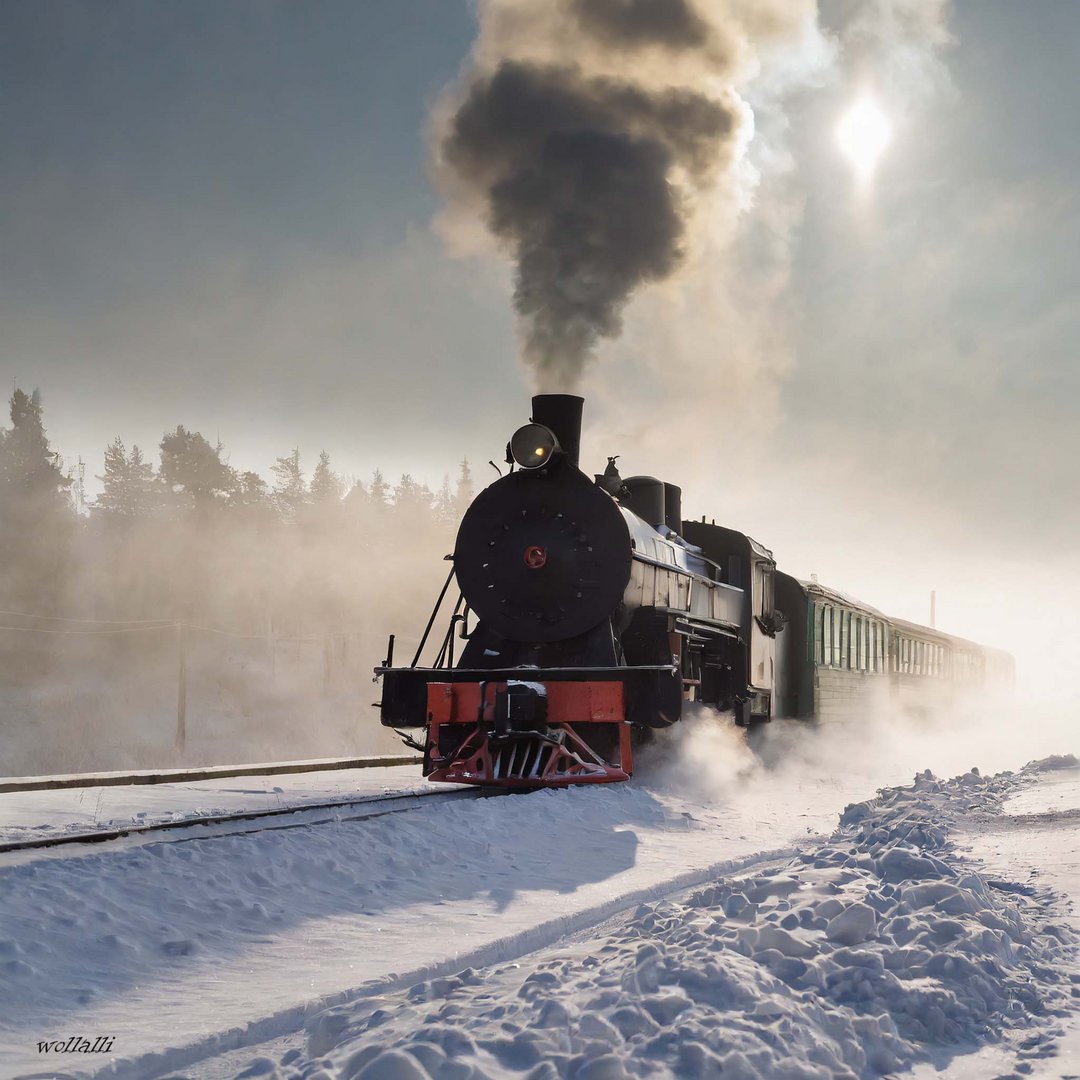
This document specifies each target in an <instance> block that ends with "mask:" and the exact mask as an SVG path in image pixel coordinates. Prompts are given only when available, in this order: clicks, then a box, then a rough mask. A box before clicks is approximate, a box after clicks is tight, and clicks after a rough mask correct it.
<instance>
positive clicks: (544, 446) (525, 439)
mask: <svg viewBox="0 0 1080 1080" xmlns="http://www.w3.org/2000/svg"><path fill="white" fill-rule="evenodd" d="M558 449H559V440H558V439H556V438H555V434H554V432H553V431H551V429H550V428H546V427H544V425H543V424H526V425H525V426H524V427H522V428H518V429H517V431H515V432H514V434H513V436H512V437H511V439H510V456H511V457H512V458H513V459H514V461H515V462H516V463H517V465H518V467H519V468H522V469H539V468H540V466H541V465H546V464H547V463H548V461H549V460H550V458H551V456H552V454H554V453H555V452H556V451H557V450H558Z"/></svg>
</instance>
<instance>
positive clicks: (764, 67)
mask: <svg viewBox="0 0 1080 1080" xmlns="http://www.w3.org/2000/svg"><path fill="white" fill-rule="evenodd" d="M919 6H920V5H919V3H918V2H917V0H893V2H890V0H875V3H873V4H864V5H858V4H852V3H844V2H841V0H836V2H829V3H823V4H822V6H821V10H820V12H819V13H818V15H817V21H816V26H815V32H814V34H813V35H812V38H813V40H812V42H811V43H810V46H812V47H810V46H808V47H807V48H806V49H804V50H803V51H802V52H800V51H798V50H794V51H793V52H792V53H790V54H785V55H782V56H779V57H777V56H776V55H772V54H765V53H763V54H762V58H761V71H760V74H759V75H758V76H757V77H753V78H747V79H746V80H745V81H744V83H743V84H741V85H740V93H741V94H742V96H743V98H744V99H745V100H746V102H747V103H748V104H749V106H750V107H751V108H752V109H753V111H754V137H753V139H752V140H751V141H750V144H749V148H748V150H747V154H746V169H747V172H746V173H745V174H744V177H743V181H744V182H743V188H742V190H743V192H744V194H745V198H746V202H745V205H744V206H743V207H742V209H741V210H740V213H739V214H738V215H737V216H736V217H735V219H734V221H733V223H732V224H730V227H728V228H727V229H726V231H725V230H719V231H718V233H717V235H715V236H713V235H712V234H710V238H709V240H708V243H707V244H703V245H702V246H703V249H704V253H703V254H702V255H701V256H700V258H699V259H698V260H697V262H696V263H695V264H694V265H693V266H692V268H691V270H692V272H690V273H688V274H687V275H686V277H685V279H682V280H679V281H677V282H675V283H674V284H672V285H663V286H657V287H647V288H645V289H643V290H641V291H640V292H639V293H638V294H637V295H636V296H635V298H634V299H633V300H632V302H631V304H630V306H629V308H628V309H627V311H626V313H625V331H624V333H623V335H622V336H621V337H620V338H618V339H616V340H613V341H609V342H605V343H603V345H602V347H601V348H600V350H599V355H598V359H597V360H596V361H595V362H594V363H593V364H592V365H591V367H590V368H589V369H588V371H587V373H586V377H585V379H584V381H583V384H582V392H583V393H584V394H585V396H586V398H587V405H586V421H587V428H586V434H585V440H584V453H585V460H584V461H583V467H585V468H586V470H587V471H591V470H595V471H601V470H602V468H603V465H604V458H605V455H606V454H609V453H610V454H613V453H619V454H621V455H622V458H621V459H620V463H621V465H622V466H623V468H624V472H628V473H629V472H637V473H654V474H660V475H663V476H664V477H665V479H669V480H671V481H673V482H676V483H681V484H682V486H683V488H684V507H685V508H686V510H687V513H688V514H693V515H695V516H698V515H700V514H705V515H706V516H709V517H715V518H716V519H717V520H718V521H720V520H723V521H725V522H727V523H729V524H732V525H734V526H736V527H738V528H742V529H745V530H746V531H749V532H751V533H752V534H753V535H755V536H757V537H758V538H759V539H761V540H762V541H763V542H764V543H766V544H767V545H768V546H769V547H771V548H772V549H773V550H774V552H775V553H776V555H777V558H778V560H779V561H780V563H781V566H782V567H785V568H788V569H790V570H792V572H795V573H797V574H798V575H800V576H807V575H809V574H810V573H812V572H816V573H818V574H819V575H820V576H821V579H822V580H823V581H828V582H830V583H832V584H834V585H836V586H837V587H840V588H845V589H846V590H847V591H850V592H852V593H855V594H856V595H860V596H863V597H864V598H865V599H867V600H868V601H870V602H872V603H876V604H877V606H879V607H882V608H884V609H885V610H888V611H891V612H893V613H895V614H897V615H900V616H905V617H909V618H918V619H920V620H925V618H926V615H927V600H928V594H929V590H930V589H936V590H937V591H938V612H939V622H940V624H942V625H944V626H946V628H948V629H952V630H954V631H956V632H959V633H965V634H967V635H969V636H972V637H977V638H980V639H985V640H990V641H993V642H994V643H996V644H1001V645H1006V646H1010V645H1011V644H1012V643H1013V637H1014V635H1015V632H1016V628H1017V627H1018V626H1020V625H1025V626H1028V627H1033V626H1036V625H1038V626H1043V625H1045V624H1044V623H1043V622H1042V621H1041V617H1040V618H1038V619H1037V618H1036V615H1037V613H1038V611H1039V610H1041V609H1042V608H1043V607H1044V606H1045V607H1049V608H1050V609H1051V610H1053V611H1054V616H1053V618H1052V619H1050V620H1049V621H1050V624H1051V625H1053V626H1054V627H1056V628H1058V629H1059V631H1060V634H1059V635H1058V636H1062V635H1064V636H1066V637H1067V638H1068V640H1069V641H1070V642H1075V641H1076V638H1077V637H1080V625H1078V624H1077V620H1076V616H1075V615H1073V614H1072V612H1073V611H1074V610H1076V608H1075V605H1074V604H1073V603H1072V601H1073V599H1075V598H1076V597H1078V596H1080V578H1078V575H1077V572H1076V571H1075V569H1074V568H1073V564H1074V562H1075V559H1076V556H1077V555H1078V554H1080V550H1078V549H1080V544H1078V542H1077V535H1078V529H1080V509H1078V507H1080V499H1078V494H1080V492H1078V483H1077V478H1076V462H1077V460H1078V458H1080V454H1078V450H1080V434H1078V431H1077V425H1076V423H1075V420H1074V417H1075V415H1076V409H1077V404H1078V401H1080V367H1078V365H1077V363H1076V362H1075V358H1074V350H1075V344H1076V341H1077V321H1078V318H1080V308H1078V300H1077V296H1078V289H1077V285H1078V284H1080V282H1078V262H1080V201H1078V196H1077V189H1076V185H1075V177H1076V175H1077V174H1078V171H1080V168H1078V167H1080V160H1078V159H1080V110H1078V109H1077V108H1076V90H1075V71H1076V70H1077V66H1078V62H1080V6H1077V5H1073V4H1065V3H1055V2H1051V0H1044V2H1041V3H1039V4H1036V5H1030V4H1021V3H1019V2H1016V0H1012V2H1006V0H956V2H954V3H953V4H951V5H948V6H944V5H943V4H941V3H935V2H932V0H926V3H925V4H924V5H923V6H924V7H925V8H926V9H927V10H928V11H930V12H931V15H932V17H933V19H934V20H936V21H934V24H933V26H932V27H931V31H932V33H928V36H927V39H926V40H925V41H921V42H916V43H914V44H912V42H910V41H904V40H900V41H896V40H892V39H891V38H890V33H891V31H890V32H883V33H882V34H880V35H879V36H878V38H876V39H874V38H873V36H872V35H871V39H867V38H866V36H865V35H864V36H863V37H862V38H860V37H859V36H858V34H856V33H854V32H853V31H852V27H853V26H854V25H855V24H856V23H857V22H858V20H859V19H860V18H861V17H863V16H865V12H866V11H867V10H869V9H871V8H872V9H873V10H874V11H875V12H878V13H884V14H883V17H884V18H886V22H888V18H889V17H892V16H895V14H896V12H898V11H899V12H903V11H904V10H907V11H909V12H910V11H911V10H913V9H917V8H919ZM860 13H862V14H860ZM890 13H891V14H890ZM888 25H889V26H892V25H893V24H892V23H888ZM476 33H477V12H476V10H475V9H474V8H473V7H472V6H471V5H470V4H468V3H466V2H465V0H365V2H364V3H362V4H357V3H353V2H336V0H335V2H331V0H310V2H307V3H304V4H296V3H284V2H274V0H261V2H258V3H255V2H247V0H232V2H230V3H228V4H221V3H218V2H216V0H209V2H208V0H185V2H184V3H150V2H146V0H143V2H137V3H136V2H130V0H110V2H108V3H99V4H90V3H81V4H80V3H72V2H56V0H6V2H5V3H4V4H3V5H0V146H3V147H4V152H3V154H0V251H2V253H3V257H2V259H0V325H2V326H3V335H2V338H0V381H2V384H3V385H5V386H6V387H11V386H12V385H14V384H16V383H17V385H19V386H20V387H22V388H24V389H32V388H35V387H36V388H40V390H41V393H42V396H43V399H44V403H45V415H46V421H47V425H48V430H49V434H50V436H51V438H52V439H53V441H54V444H55V445H56V447H57V448H58V449H59V450H60V451H61V452H62V453H63V455H64V457H65V459H66V460H67V461H68V462H69V463H70V462H72V461H74V460H75V459H76V458H77V457H78V456H80V455H81V456H82V457H83V458H84V459H85V461H86V463H87V471H88V473H89V474H91V475H92V474H94V473H95V472H98V471H100V469H101V460H102V451H103V448H104V446H105V444H106V443H107V442H109V441H110V440H111V439H112V438H113V437H115V436H116V435H120V436H121V437H122V438H123V439H124V440H125V442H127V443H128V444H129V445H130V443H132V442H137V443H139V444H140V445H141V446H143V447H144V448H145V449H148V450H151V451H153V452H154V456H156V448H157V443H158V442H159V441H160V438H161V434H162V432H163V431H164V430H165V429H167V428H170V427H174V426H175V425H176V424H179V423H182V424H184V425H185V426H187V427H189V428H193V429H196V430H200V431H202V432H203V433H204V434H206V435H207V436H208V437H210V438H211V439H214V438H220V439H221V441H222V442H223V443H224V444H225V446H226V449H227V452H228V454H229V455H230V459H231V461H232V463H233V464H234V465H236V466H238V467H239V468H244V469H246V468H253V469H256V470H258V471H260V472H262V473H263V474H264V475H266V474H267V473H268V470H269V466H270V465H271V464H272V462H273V459H274V458H275V457H276V456H278V455H280V454H284V453H287V452H288V451H289V450H290V449H291V448H292V447H293V446H299V447H300V449H301V452H302V454H303V456H304V459H305V461H306V462H307V464H308V466H309V468H310V465H311V464H313V463H314V460H315V458H316V456H317V454H318V452H319V451H320V450H321V449H324V448H325V449H326V450H328V451H329V452H330V454H331V457H332V460H333V461H334V462H335V464H336V465H337V467H338V468H339V469H340V470H342V471H344V472H346V473H349V474H352V475H355V476H358V477H360V478H366V477H368V476H369V475H370V473H371V471H372V469H373V468H375V467H380V468H381V469H382V470H383V471H384V472H386V473H387V474H389V475H391V476H396V475H399V474H400V473H402V472H405V471H409V472H412V473H413V474H414V475H417V476H419V477H421V478H423V479H426V480H427V481H428V482H429V483H431V484H432V485H433V486H434V485H437V484H438V483H439V482H440V481H441V479H442V475H443V474H444V473H445V472H448V471H449V472H453V471H454V469H455V465H456V462H457V461H459V460H460V459H461V457H462V456H463V455H468V457H469V458H470V459H471V460H472V461H473V462H474V465H475V468H476V471H477V473H478V475H479V476H480V477H481V478H491V479H493V478H494V476H495V474H494V472H493V471H492V470H491V469H490V467H489V466H488V465H486V462H487V460H488V458H495V459H496V460H498V459H499V458H500V457H501V455H502V447H503V445H504V443H505V441H506V438H507V436H508V434H509V433H510V432H511V431H512V430H513V429H514V428H515V427H517V426H518V424H519V423H521V422H523V421H524V419H525V418H526V417H527V413H528V395H529V393H530V392H531V389H530V380H529V377H528V375H527V374H526V373H525V372H524V371H523V368H522V366H521V364H520V363H519V361H518V359H517V353H518V345H517V338H516V336H515V321H514V314H513V305H512V269H511V268H510V266H509V264H508V263H507V261H506V260H505V259H504V258H503V257H502V256H501V254H500V252H499V251H498V250H497V249H496V248H495V247H494V246H491V247H489V248H487V249H485V248H483V246H482V245H481V247H480V249H479V250H476V251H473V252H472V253H471V254H469V255H467V256H462V254H461V252H460V251H459V250H457V248H456V247H455V245H454V244H453V243H449V242H448V236H447V229H446V228H445V209H446V208H445V203H444V200H443V197H442V194H441V192H440V184H439V183H438V178H437V176H436V175H435V171H434V170H433V166H432V152H431V145H432V130H433V129H432V124H433V121H432V115H433V109H434V108H435V106H436V104H437V102H438V101H439V100H440V95H441V94H442V93H443V91H444V88H446V87H447V86H448V85H449V84H452V83H453V81H454V80H455V79H456V78H458V77H459V75H460V74H461V72H462V71H463V70H464V68H465V65H466V64H467V63H468V57H469V54H470V49H471V48H472V45H473V42H474V40H475V38H476ZM935 35H936V36H935ZM867 40H871V45H870V46H868V45H867ZM815 50H816V51H815ZM868 84H870V85H872V86H873V87H874V89H875V93H876V94H878V96H879V97H880V99H881V102H882V108H883V109H884V111H885V112H886V114H887V115H888V116H889V117H890V120H891V122H892V124H893V137H892V140H891V142H890V144H889V145H888V146H887V148H886V149H885V152H884V154H883V155H882V157H881V160H880V162H879V163H878V166H877V169H876V171H875V174H874V176H873V180H872V182H871V183H870V184H869V185H866V184H863V185H860V184H859V182H858V180H857V178H856V177H854V176H853V173H852V170H851V167H850V165H849V163H848V162H847V161H846V160H845V159H844V157H843V155H842V154H840V153H839V151H838V148H837V144H836V139H835V134H834V129H835V127H836V124H837V121H838V119H839V117H840V116H841V115H842V114H843V112H844V110H845V109H846V108H847V107H848V106H849V105H850V103H851V102H852V101H853V100H855V98H856V97H857V96H858V95H859V94H860V93H861V92H862V91H863V89H865V87H866V86H867V85H868ZM748 175H752V176H753V177H754V179H753V181H752V182H749V181H746V176H748ZM92 488H93V482H91V489H92ZM1028 636H1029V637H1031V636H1038V634H1036V635H1028ZM1028 652H1029V653H1030V657H1029V661H1028V662H1029V666H1030V669H1031V670H1033V671H1035V670H1038V667H1039V664H1040V663H1042V661H1040V660H1039V657H1038V655H1037V653H1034V652H1032V651H1031V647H1030V642H1029V645H1028ZM1055 655H1057V654H1055ZM1060 655H1061V656H1062V657H1064V656H1067V655H1069V653H1068V651H1063V652H1062V653H1061V654H1060ZM1055 662H1063V661H1062V660H1061V659H1060V658H1059V659H1058V660H1057V661H1055Z"/></svg>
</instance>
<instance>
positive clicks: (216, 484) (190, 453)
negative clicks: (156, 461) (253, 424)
mask: <svg viewBox="0 0 1080 1080" xmlns="http://www.w3.org/2000/svg"><path fill="white" fill-rule="evenodd" d="M223 449H224V448H223V447H222V445H221V444H220V443H218V445H217V446H211V445H210V443H209V442H208V441H207V440H206V439H205V438H204V437H203V436H202V435H200V434H199V432H197V431H188V430H187V429H186V428H185V427H184V426H183V425H180V426H178V427H177V429H176V430H175V431H170V432H166V433H165V436H164V437H163V438H162V440H161V479H162V481H163V482H164V484H165V489H166V490H167V491H168V492H171V493H172V495H173V496H174V497H175V498H177V499H178V500H179V501H180V502H181V503H182V504H187V505H189V506H200V507H205V506H208V505H210V504H211V503H213V502H214V501H215V500H217V499H219V498H222V497H224V496H226V495H227V494H228V493H229V492H230V491H232V490H233V488H234V487H235V486H236V474H235V472H234V471H233V470H232V469H231V468H229V466H228V465H227V464H226V463H225V462H224V461H222V460H221V453H222V450H223Z"/></svg>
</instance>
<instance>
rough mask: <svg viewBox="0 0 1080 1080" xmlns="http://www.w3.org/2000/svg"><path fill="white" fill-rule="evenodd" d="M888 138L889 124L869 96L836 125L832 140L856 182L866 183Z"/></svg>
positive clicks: (856, 103)
mask: <svg viewBox="0 0 1080 1080" xmlns="http://www.w3.org/2000/svg"><path fill="white" fill-rule="evenodd" d="M891 138H892V125H891V124H890V123H889V118H888V117H887V116H886V115H885V114H884V113H883V112H882V111H881V107H880V106H879V105H878V103H877V102H876V101H874V99H873V98H871V97H862V98H860V99H859V100H858V101H856V102H855V104H854V105H852V106H851V108H850V109H848V111H847V112H846V113H844V115H843V116H842V117H841V118H840V123H839V124H837V125H836V141H837V142H838V143H839V145H840V150H841V152H842V153H843V155H844V156H845V157H846V158H847V159H848V161H850V162H851V164H852V167H853V168H854V169H855V173H856V175H857V176H858V177H859V179H860V180H863V181H866V180H869V179H870V177H871V176H873V174H874V168H875V167H876V165H877V163H878V160H879V158H880V157H881V155H882V154H883V153H884V151H885V147H886V146H888V145H889V140H890V139H891Z"/></svg>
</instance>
